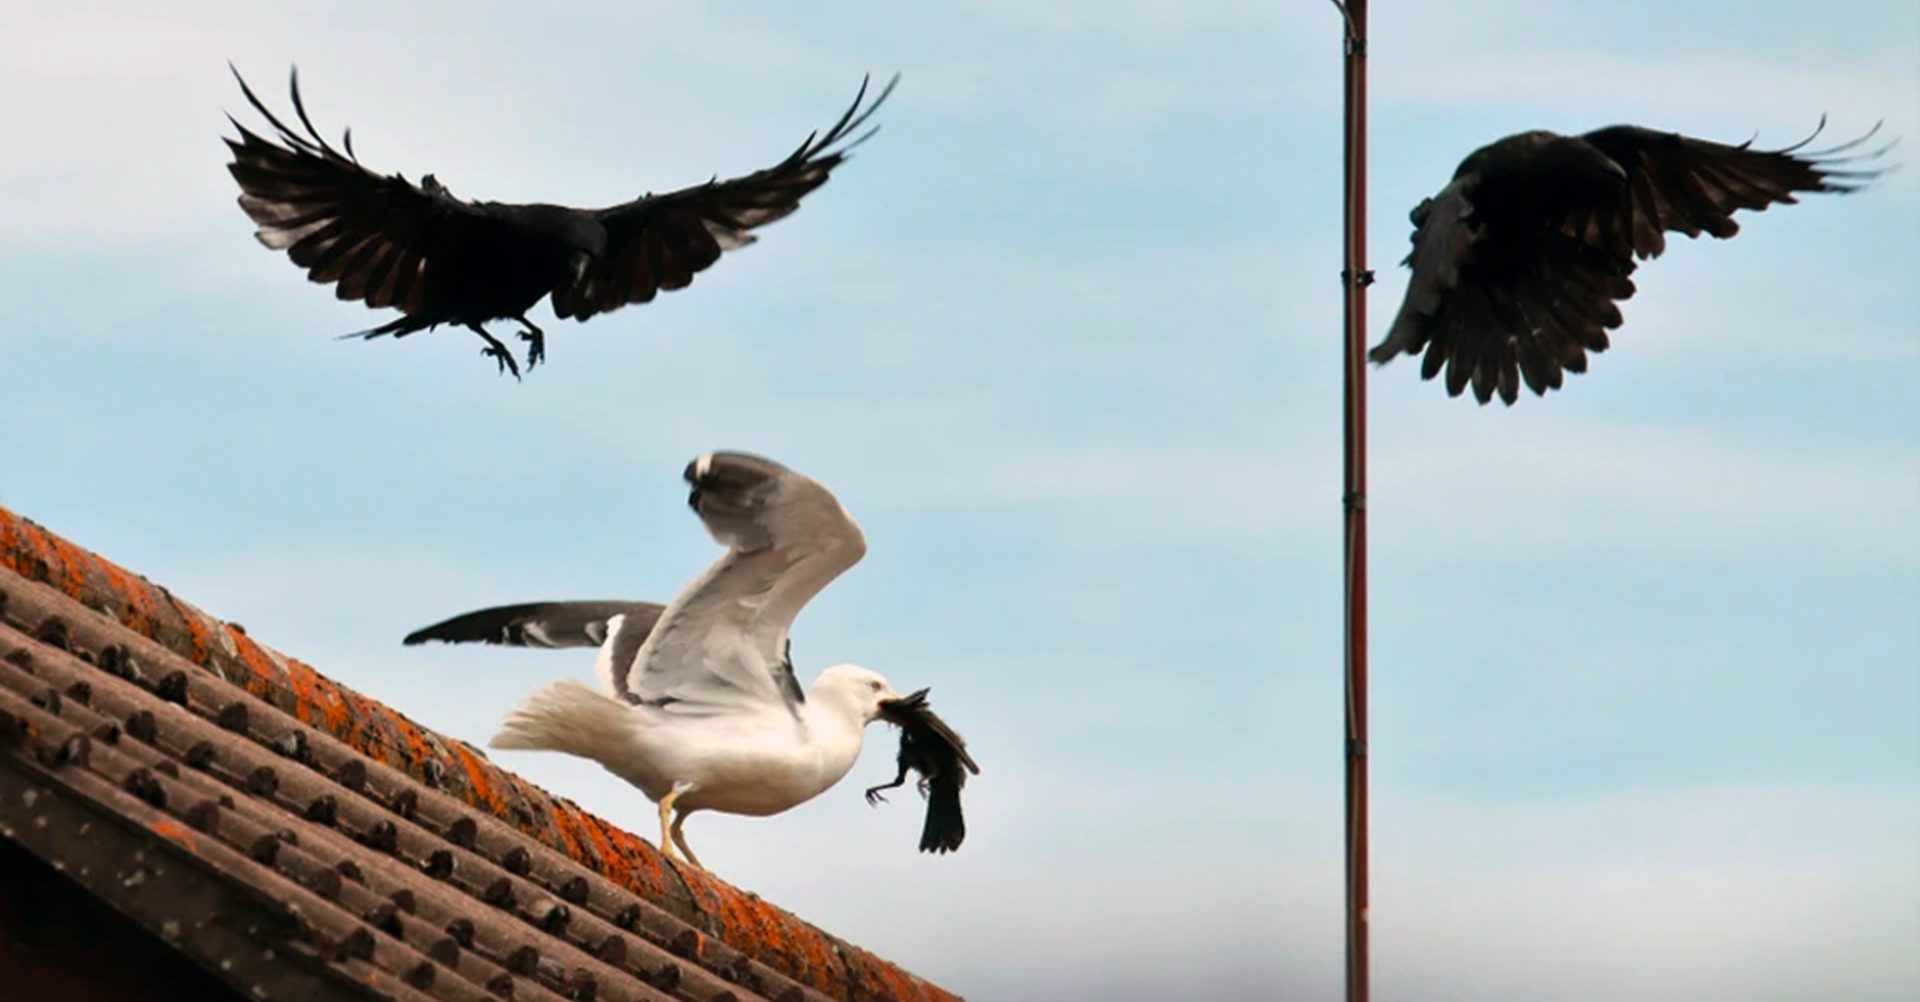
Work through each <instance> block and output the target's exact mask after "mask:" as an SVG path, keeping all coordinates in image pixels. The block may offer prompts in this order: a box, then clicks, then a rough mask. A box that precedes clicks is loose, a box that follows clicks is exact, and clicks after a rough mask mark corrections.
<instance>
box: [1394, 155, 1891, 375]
mask: <svg viewBox="0 0 1920 1002" xmlns="http://www.w3.org/2000/svg"><path fill="white" fill-rule="evenodd" d="M1822 124H1823V125H1824V124H1825V120H1824V119H1823V120H1822ZM1878 129H1879V127H1878V126H1875V127H1874V131H1878ZM1818 134H1819V130H1815V135H1818ZM1873 134H1874V133H1873V132H1868V133H1867V135H1865V136H1861V137H1860V138H1859V139H1856V140H1853V141H1852V142H1849V143H1843V144H1841V145H1839V146H1835V147H1832V148H1830V149H1825V150H1819V151H1811V152H1806V153H1800V152H1798V151H1799V150H1800V149H1801V148H1802V147H1804V146H1806V144H1807V143H1808V142H1810V141H1811V140H1812V138H1813V137H1812V136H1809V137H1807V139H1806V140H1803V141H1801V142H1800V143H1797V144H1795V145H1793V146H1789V147H1787V148H1785V149H1781V150H1756V149H1752V148H1751V147H1752V142H1751V141H1748V142H1747V143H1743V144H1741V145H1739V146H1726V145H1723V144H1720V143H1715V142H1709V141H1707V140H1704V139H1694V138H1691V137H1689V136H1682V135H1679V134H1677V133H1672V132H1656V131H1654V130H1652V129H1643V128H1639V127H1637V126H1632V125H1616V126H1613V127H1611V128H1606V129H1599V130H1597V131H1594V132H1589V133H1586V134H1585V135H1580V136H1562V135H1557V134H1555V133H1552V132H1545V131H1537V132H1522V133H1520V134H1518V135H1513V136H1508V137H1507V138H1505V139H1502V140H1500V141H1498V142H1496V143H1492V144H1491V145H1488V146H1483V147H1481V148H1480V149H1478V150H1475V151H1474V152H1473V153H1472V154H1471V155H1469V156H1468V157H1467V158H1466V160H1464V161H1462V162H1461V164H1460V167H1459V169H1458V170H1456V171H1454V174H1453V180H1452V181H1451V182H1450V183H1449V184H1448V185H1447V186H1446V187H1445V188H1442V189H1441V190H1440V193H1439V194H1437V195H1435V196H1433V197H1432V198H1428V199H1424V200H1422V201H1421V203H1420V205H1419V206H1418V207H1417V208H1415V209H1414V210H1413V213H1412V220H1413V225H1414V231H1413V251H1412V252H1411V253H1410V254H1408V255H1407V258H1406V260H1405V261H1404V262H1403V263H1404V264H1407V265H1409V266H1411V267H1412V269H1413V275H1412V277H1411V278H1410V279H1409V280H1408V282H1407V295H1406V300H1405V302H1404V303H1403V304H1402V305H1401V307H1400V313H1399V315H1398V316H1396V317H1395V318H1394V321H1393V327H1392V329H1391V330H1389V331H1388V332H1387V336H1386V338H1385V339H1384V340H1382V341H1381V342H1380V343H1379V344H1378V345H1376V346H1375V347H1374V348H1373V350H1372V351H1371V352H1369V353H1368V355H1367V357H1368V358H1370V359H1372V360H1373V361H1374V362H1376V363H1385V362H1387V361H1389V360H1391V359H1392V358H1393V357H1394V356H1396V355H1399V354H1401V353H1402V352H1404V353H1406V354H1409V355H1418V354H1420V353H1421V352H1422V351H1425V352H1426V357H1425V358H1423V359H1422V360H1421V363H1420V378H1422V379H1432V378H1433V377H1434V376H1436V375H1439V373H1440V370H1441V369H1442V368H1443V367H1444V368H1445V369H1446V372H1447V379H1446V383H1447V393H1448V395H1450V396H1459V395H1460V392H1461V391H1462V390H1464V389H1466V388H1467V386H1468V385H1469V384H1471V385H1472V386H1473V395H1474V396H1475V397H1478V398H1479V400H1480V402H1481V403H1482V404H1484V403H1486V402H1488V401H1489V400H1491V399H1493V395H1494V394H1495V393H1498V394H1500V399H1502V400H1504V401H1505V402H1506V403H1507V404H1509V405H1511V404H1512V403H1513V402H1514V401H1515V400H1516V399H1517V398H1518V397H1519V393H1520V384H1521V383H1522V382H1525V383H1526V385H1527V388H1528V389H1530V390H1532V391H1533V392H1534V393H1535V394H1537V395H1540V396H1545V395H1546V392H1547V391H1548V390H1549V389H1557V388H1558V387H1559V386H1560V384H1561V381H1562V379H1563V378H1564V376H1563V373H1565V372H1576V373H1577V372H1585V371H1587V353H1588V352H1600V351H1605V350H1606V348H1607V344H1608V341H1607V331H1608V330H1610V329H1613V328H1617V327H1619V326H1620V308H1619V307H1618V306H1616V305H1615V303H1616V302H1617V301H1619V300H1623V299H1626V298H1628V297H1630V296H1632V295H1633V280H1632V278H1631V277H1630V276H1631V275H1632V274H1633V269H1634V265H1635V259H1636V258H1640V259H1645V258H1652V257H1657V256H1659V254H1660V252H1661V251H1662V250H1664V249H1665V248H1666V237H1665V236H1664V234H1666V233H1668V232H1679V233H1685V234H1686V235H1687V236H1689V237H1698V236H1699V235H1700V234H1701V233H1703V232H1704V233H1710V234H1712V235H1713V236H1715V237H1719V238H1720V239H1723V240H1724V239H1726V238H1728V237H1731V236H1733V235H1734V234H1735V233H1736V232H1738V231H1739V229H1740V227H1739V225H1738V224H1737V223H1735V222H1734V221H1733V214H1734V212H1735V211H1736V210H1739V209H1753V210H1756V211H1757V210H1762V209H1765V208H1766V207H1767V206H1769V205H1772V204H1774V203H1776V202H1777V203H1784V204H1792V203H1793V202H1794V201H1795V199H1794V194H1795V193H1797V192H1809V191H1815V192H1819V191H1837V192H1847V191H1853V190H1855V189H1856V188H1858V187H1860V186H1861V185H1862V184H1864V183H1865V182H1866V181H1868V180H1870V179H1871V178H1873V177H1874V176H1876V175H1878V174H1879V173H1881V171H1877V170H1840V169H1836V167H1835V165H1837V164H1841V163H1846V162H1849V161H1856V160H1860V159H1866V158H1871V157H1877V156H1879V155H1881V154H1883V153H1885V152H1886V150H1887V149H1889V148H1891V146H1890V145H1889V146H1887V147H1882V148H1880V149H1877V150H1874V151H1872V152H1870V153H1867V154H1865V155H1864V156H1851V157H1842V156H1837V155H1836V154H1840V153H1843V152H1845V151H1848V150H1850V149H1853V148H1855V147H1857V146H1858V145H1859V144H1860V143H1862V142H1864V141H1865V140H1866V139H1867V138H1868V137H1869V136H1872V135H1873Z"/></svg>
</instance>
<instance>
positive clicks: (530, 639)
mask: <svg viewBox="0 0 1920 1002" xmlns="http://www.w3.org/2000/svg"><path fill="white" fill-rule="evenodd" d="M666 608H667V607H666V606H664V605H660V604H658V603H656V602H525V603H522V604H520V605H496V606H493V607H492V608H489V609H476V610H474V611H472V612H468V613H462V614H461V615H458V616H455V617H453V618H452V619H448V620H445V621H442V622H439V623H435V624H433V625H432V626H427V627H422V628H421V629H418V630H415V631H413V632H412V633H409V634H407V637H406V640H404V641H402V642H403V643H406V644H423V643H426V642H427V641H429V640H438V641H441V642H442V643H448V644H465V643H482V644H504V645H506V646H509V647H599V646H600V645H601V644H604V643H606V641H607V635H608V633H609V628H608V625H607V624H608V621H609V620H611V619H612V618H613V617H615V616H624V617H626V620H625V626H624V627H623V629H625V630H637V631H638V633H637V636H638V637H639V638H640V639H642V640H643V639H645V637H646V634H647V631H649V630H651V629H653V624H654V623H655V622H656V621H658V620H659V618H660V614H661V613H662V612H664V611H666ZM638 643H639V641H638V640H636V641H635V645H636V647H637V646H638Z"/></svg>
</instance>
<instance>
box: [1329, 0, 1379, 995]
mask: <svg viewBox="0 0 1920 1002" xmlns="http://www.w3.org/2000/svg"><path fill="white" fill-rule="evenodd" d="M1334 6H1336V7H1338V8H1340V12H1341V14H1342V16H1343V20H1344V22H1345V29H1346V34H1345V39H1346V109H1345V119H1344V120H1345V128H1344V134H1345V144H1344V146H1345V154H1346V172H1345V176H1346V186H1345V202H1346V215H1345V219H1346V225H1345V237H1344V241H1343V242H1344V245H1345V246H1344V250H1345V258H1344V263H1343V266H1342V268H1341V271H1340V283H1341V287H1342V291H1343V293H1344V295H1345V300H1346V310H1345V313H1346V326H1345V332H1344V334H1345V337H1344V342H1345V344H1344V349H1345V350H1344V355H1345V360H1344V366H1345V369H1344V375H1345V390H1346V392H1345V416H1346V421H1345V424H1346V429H1345V432H1346V434H1345V450H1344V456H1345V463H1344V466H1345V493H1344V494H1343V495H1342V506H1343V507H1344V509H1345V511H1346V545H1345V555H1346V574H1345V599H1346V657H1345V662H1346V668H1345V675H1346V708H1347V713H1346V725H1347V729H1346V747H1345V755H1346V774H1347V775H1346V778H1347V783H1346V789H1347V805H1346V806H1347V810H1346V820H1347V825H1346V833H1347V1002H1367V999H1368V997H1369V995H1370V993H1371V985H1370V983H1369V982H1370V963H1369V956H1368V924H1367V923H1368V918H1369V916H1368V914H1367V900H1368V887H1367V370H1366V348H1367V345H1366V338H1367V286H1368V285H1370V284H1371V283H1372V282H1373V272H1371V271H1368V270H1367V0H1345V2H1344V3H1343V2H1341V0H1334Z"/></svg>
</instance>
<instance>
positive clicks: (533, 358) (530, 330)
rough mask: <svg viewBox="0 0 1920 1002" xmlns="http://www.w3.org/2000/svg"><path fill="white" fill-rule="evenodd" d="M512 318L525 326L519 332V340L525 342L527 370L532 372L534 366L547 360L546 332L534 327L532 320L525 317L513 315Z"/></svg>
mask: <svg viewBox="0 0 1920 1002" xmlns="http://www.w3.org/2000/svg"><path fill="white" fill-rule="evenodd" d="M514 319H516V320H518V321H520V322H521V323H522V324H524V325H525V326H526V328H527V329H526V330H523V331H521V332H520V340H522V341H525V342H526V343H527V371H528V372H532V371H533V367H534V366H536V365H539V364H540V363H541V362H544V361H546V360H547V332H546V331H543V330H541V329H540V328H538V327H535V326H534V325H533V321H531V320H528V319H527V318H526V317H515V318H514Z"/></svg>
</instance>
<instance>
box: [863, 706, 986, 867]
mask: <svg viewBox="0 0 1920 1002" xmlns="http://www.w3.org/2000/svg"><path fill="white" fill-rule="evenodd" d="M927 691H928V690H926V689H921V690H919V691H918V692H914V693H911V694H909V695H906V696H902V697H900V698H899V699H893V700H887V701H885V702H882V703H881V704H880V719H882V720H885V721H886V722H887V723H890V724H893V725H894V726H896V727H899V728H900V754H899V755H898V756H897V758H896V761H898V762H899V764H900V774H899V775H897V776H895V777H894V779H893V782H891V783H882V784H881V785H879V786H875V787H872V788H870V789H869V790H867V803H868V804H870V805H878V804H880V803H881V802H883V801H885V800H886V799H887V798H886V797H884V796H882V795H881V792H880V791H882V790H891V789H893V788H895V787H898V786H901V785H903V784H905V783H906V781H907V773H908V771H913V772H917V773H919V774H920V780H919V783H918V784H917V785H918V786H919V789H920V795H921V796H922V797H925V798H926V801H927V823H926V825H925V827H923V828H922V829H921V831H920V851H921V852H952V851H954V850H955V849H958V848H960V843H961V842H963V841H965V840H966V838H967V822H966V818H965V817H964V816H963V815H962V814H961V812H960V788H961V787H962V786H965V785H966V783H967V773H969V772H971V773H973V774H974V775H976V776H977V775H979V774H980V767H979V766H978V765H976V764H974V761H973V756H971V755H968V754H967V743H966V742H965V741H964V740H962V739H961V737H960V735H959V734H958V733H956V732H955V731H954V729H953V728H951V727H949V726H947V722H946V721H944V720H941V719H940V716H939V715H938V714H936V713H934V712H933V708H932V707H930V706H928V705H927Z"/></svg>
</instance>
